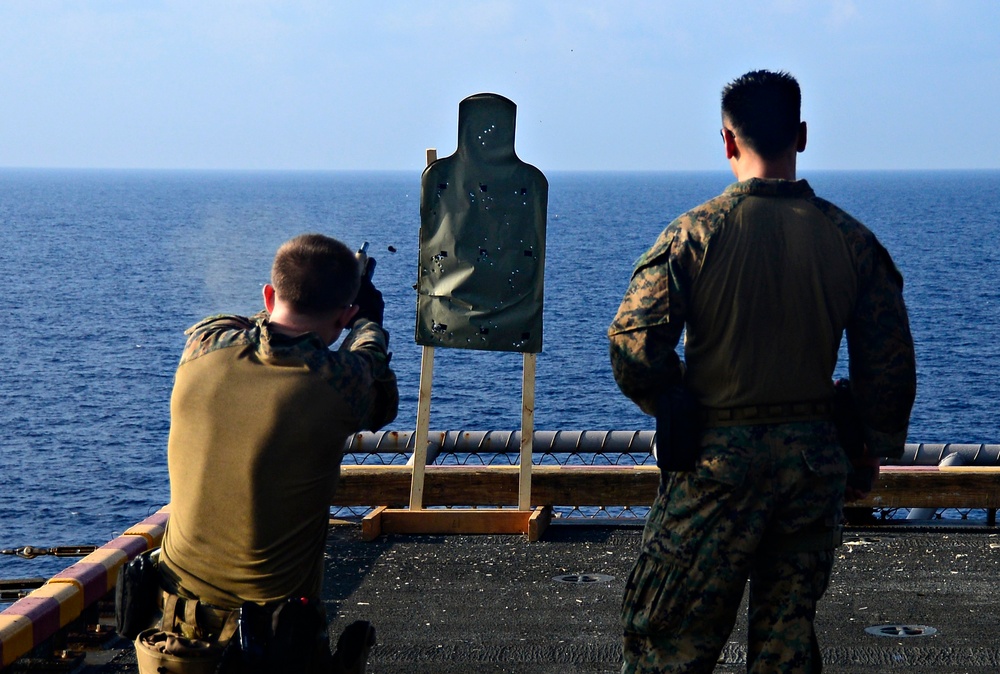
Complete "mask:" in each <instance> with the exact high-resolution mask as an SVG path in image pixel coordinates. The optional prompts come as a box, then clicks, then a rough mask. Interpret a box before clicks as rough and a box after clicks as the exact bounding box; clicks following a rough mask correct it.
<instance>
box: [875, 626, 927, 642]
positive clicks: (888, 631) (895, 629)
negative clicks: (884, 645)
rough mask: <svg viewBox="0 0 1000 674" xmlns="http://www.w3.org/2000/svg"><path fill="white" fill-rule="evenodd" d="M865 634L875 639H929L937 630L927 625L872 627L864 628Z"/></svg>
mask: <svg viewBox="0 0 1000 674" xmlns="http://www.w3.org/2000/svg"><path fill="white" fill-rule="evenodd" d="M865 632H867V633H868V634H874V635H875V636H877V637H893V638H897V639H898V638H901V637H929V636H930V635H932V634H937V629H935V628H933V627H928V626H927V625H874V626H872V627H866V628H865Z"/></svg>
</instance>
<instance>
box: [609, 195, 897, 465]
mask: <svg viewBox="0 0 1000 674" xmlns="http://www.w3.org/2000/svg"><path fill="white" fill-rule="evenodd" d="M902 289H903V279H902V276H901V275H900V274H899V272H898V270H897V269H896V267H895V265H894V264H893V262H892V259H891V258H890V256H889V253H888V252H887V251H886V250H885V248H884V247H882V245H881V244H880V243H879V242H878V240H877V239H876V238H875V235H874V234H872V232H871V231H870V230H868V229H867V228H866V227H865V226H864V225H862V224H861V223H860V222H858V221H857V220H855V219H854V218H852V217H851V216H850V215H848V214H847V213H845V212H844V211H842V210H840V209H839V208H837V207H836V206H834V205H833V204H831V203H830V202H828V201H825V200H823V199H820V198H819V197H817V196H816V195H815V193H814V192H813V190H812V188H811V187H809V185H808V183H806V182H805V181H804V180H803V181H782V180H762V179H751V180H748V181H744V182H740V183H735V184H733V185H730V186H729V187H728V188H727V189H726V190H725V191H724V192H723V193H722V194H721V195H719V196H718V197H716V198H714V199H711V200H709V201H707V202H705V203H704V204H701V205H700V206H698V207H696V208H694V209H693V210H691V211H689V212H687V213H685V214H684V215H682V216H681V217H679V218H677V219H676V220H674V221H673V222H672V223H671V224H670V225H669V226H668V227H667V228H666V229H665V230H664V231H663V233H662V234H661V235H660V237H659V238H658V239H657V241H656V243H655V244H654V245H653V247H652V248H650V249H649V250H648V251H647V252H646V253H645V254H643V255H642V256H641V257H640V258H639V260H638V261H637V262H636V265H635V270H634V271H633V274H632V279H631V283H630V285H629V287H628V290H627V291H626V293H625V297H624V299H623V300H622V303H621V306H620V307H619V309H618V313H617V315H616V316H615V319H614V322H613V323H612V324H611V327H610V328H609V330H608V336H609V338H610V349H611V363H612V368H613V370H614V375H615V379H616V381H617V382H618V385H619V387H620V388H621V390H622V392H623V393H625V395H627V396H628V397H629V398H631V399H632V400H634V401H635V402H636V403H637V404H638V405H639V406H640V407H641V408H642V409H643V410H644V411H645V412H646V413H648V414H653V413H654V409H655V408H654V406H655V399H656V397H657V396H658V395H660V394H661V393H662V392H664V391H665V390H666V389H667V388H668V387H670V386H672V385H675V384H679V383H682V382H683V384H684V385H685V386H686V387H687V388H688V389H689V390H691V391H692V392H693V393H694V394H695V397H696V398H697V399H698V400H699V402H700V403H701V404H702V405H705V406H708V407H716V408H727V407H738V406H743V405H762V404H777V403H795V402H802V401H806V400H823V399H829V398H830V397H831V396H832V395H833V388H832V382H831V377H832V375H833V370H834V367H835V366H836V361H837V351H838V347H839V344H840V341H841V337H842V335H843V334H844V333H845V331H846V334H847V345H848V353H849V367H850V376H851V385H852V390H853V391H854V394H855V396H856V399H857V403H858V408H859V413H860V415H861V417H862V421H863V422H864V425H865V426H866V439H867V441H868V446H869V450H870V451H871V452H873V453H874V454H876V455H880V456H896V455H899V454H900V453H901V452H902V450H903V445H904V443H905V440H906V429H907V426H908V423H909V413H910V409H911V407H912V404H913V398H914V395H915V392H916V374H915V360H914V351H913V340H912V338H911V336H910V330H909V322H908V318H907V313H906V307H905V304H904V302H903V294H902ZM685 330H686V333H685V345H684V362H683V363H682V362H681V360H680V358H679V356H678V355H677V352H676V347H677V344H678V341H679V340H680V338H681V335H682V333H684V332H685Z"/></svg>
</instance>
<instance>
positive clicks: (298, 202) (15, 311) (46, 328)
mask: <svg viewBox="0 0 1000 674" xmlns="http://www.w3.org/2000/svg"><path fill="white" fill-rule="evenodd" d="M802 177H805V178H806V179H808V180H809V181H810V183H811V184H812V186H813V187H814V188H815V189H816V191H817V192H818V193H819V194H820V195H822V196H824V197H826V198H829V199H831V200H833V201H834V202H836V203H838V204H839V205H840V206H842V207H843V208H845V209H846V210H848V211H849V212H851V213H852V214H854V215H855V216H857V217H858V218H860V219H861V220H862V221H864V222H865V223H866V224H867V225H868V226H869V227H870V228H871V229H872V230H873V231H874V232H875V233H876V234H877V235H878V237H879V238H880V239H881V240H882V242H883V243H884V244H885V245H886V247H887V248H888V249H889V251H890V252H891V253H892V255H893V257H894V258H895V260H896V263H897V265H898V267H899V268H900V270H901V271H902V273H903V275H904V277H905V279H906V286H905V294H906V300H907V303H908V306H909V310H910V320H911V325H912V330H913V334H914V338H915V340H916V346H917V359H918V383H919V393H918V396H917V401H916V405H915V408H914V411H913V419H912V423H911V426H910V435H909V441H910V442H933V443H937V442H972V443H998V442H1000V428H998V423H997V390H996V389H997V382H998V379H1000V378H998V376H997V364H998V356H1000V285H998V282H997V280H998V273H1000V171H986V172H818V173H812V174H804V175H803V176H802ZM548 178H549V183H550V184H549V210H548V234H547V243H546V248H547V254H546V255H547V258H546V270H545V313H544V350H543V352H542V353H541V354H540V355H539V357H538V366H537V393H536V395H537V399H536V416H535V428H536V429H537V430H551V429H574V430H619V429H651V428H652V421H651V420H650V419H649V418H647V417H645V416H643V415H642V414H641V413H640V412H638V410H637V409H636V408H635V407H634V406H633V405H632V404H631V403H630V402H629V401H627V400H626V399H625V398H623V397H622V396H621V394H620V393H619V392H618V390H617V387H616V386H615V383H614V381H613V379H612V376H611V372H610V368H609V366H608V361H607V344H606V337H605V331H606V329H607V325H608V323H609V322H610V321H611V318H612V317H613V315H614V312H615V310H616V308H617V306H618V303H619V301H620V300H621V296H622V293H623V292H624V290H625V287H626V284H627V282H628V277H629V273H630V270H631V266H632V262H633V261H634V260H635V258H636V257H638V256H639V254H641V253H642V252H643V251H644V250H645V249H646V248H647V247H648V246H649V245H650V244H651V243H652V242H653V241H654V240H655V238H656V236H657V235H658V234H659V232H660V231H661V230H662V229H663V228H664V227H665V226H666V225H667V223H668V222H669V221H670V220H671V219H673V217H675V216H676V215H678V214H679V213H681V212H683V211H685V210H687V209H688V208H690V207H692V206H694V205H696V204H698V203H700V202H701V201H704V200H705V199H708V198H710V197H712V196H714V195H716V194H717V193H719V192H720V191H721V190H722V189H723V188H724V187H725V186H726V185H727V184H729V182H731V176H730V175H729V174H727V173H722V172H717V173H715V172H706V173H554V174H550V175H549V176H548ZM419 184H420V175H419V173H417V172H389V173H387V172H377V173H304V172H303V173H298V172H282V173H265V172H190V171H185V172H165V171H71V170H11V169H8V170H0V271H2V284H3V308H2V309H0V311H2V314H0V315H2V316H3V323H4V326H5V328H4V331H5V334H4V336H3V338H2V340H0V363H2V366H0V391H2V405H0V487H2V489H0V549H9V548H15V547H22V546H25V545H33V546H38V547H51V546H57V545H86V544H98V545H99V544H102V543H104V542H106V541H108V540H109V539H111V538H113V537H114V536H116V535H118V534H120V533H121V532H122V531H124V530H125V529H126V528H127V527H128V526H129V525H130V524H132V523H133V522H136V521H138V520H140V519H142V518H144V517H146V516H147V515H148V514H149V513H150V512H152V511H154V510H156V509H157V508H159V507H160V506H162V505H163V504H165V503H166V502H167V501H168V499H169V487H168V483H167V471H166V456H165V449H166V440H167V432H168V428H169V398H170V389H171V383H172V378H173V373H174V368H175V365H176V363H177V359H178V356H179V353H180V350H181V348H182V346H183V343H184V335H183V331H184V329H185V328H186V327H188V326H189V325H191V324H192V323H194V322H195V321H197V320H198V319H200V318H201V317H203V316H206V315H208V314H213V313H219V312H234V313H244V314H249V313H253V312H255V311H257V310H258V309H259V308H260V307H261V287H262V285H263V284H264V283H265V282H266V281H267V280H268V273H269V267H270V262H271V258H272V256H273V254H274V251H275V249H276V248H277V246H278V245H279V244H280V243H281V242H283V241H285V240H286V239H288V238H290V237H291V236H294V235H295V234H299V233H302V232H308V231H318V232H323V233H326V234H329V235H332V236H335V237H337V238H340V239H342V240H344V241H345V242H347V243H348V244H349V245H351V246H360V244H361V243H362V242H363V241H369V242H370V244H371V248H370V252H371V254H372V255H373V256H374V257H376V258H377V259H378V269H377V272H376V276H375V280H376V282H377V285H378V286H379V287H380V288H381V290H382V291H383V294H384V297H385V300H386V327H387V328H388V329H389V331H390V332H391V334H392V344H391V347H392V350H393V351H394V354H395V355H394V357H393V365H394V366H395V369H396V370H397V373H398V375H399V382H400V388H401V396H402V399H401V405H400V413H399V418H398V419H397V420H396V422H395V423H394V424H393V425H392V428H393V429H396V430H412V429H413V428H414V425H415V418H416V399H417V385H418V373H419V361H420V349H419V347H417V346H416V345H415V344H414V341H413V330H414V321H415V306H416V297H415V293H414V290H413V288H412V286H413V284H414V283H415V282H416V278H417V241H418V229H419V212H418V210H419ZM392 251H394V252H392ZM842 370H843V371H844V372H846V368H845V367H842ZM520 377H521V357H520V355H519V354H507V353H499V354H498V353H489V352H478V351H451V350H440V349H439V350H437V352H436V358H435V369H434V390H433V398H432V407H431V428H432V429H440V430H445V429H448V430H458V429H465V430H492V429H504V430H506V429H516V428H519V425H520V416H519V414H520V395H521V380H520ZM71 561H72V560H65V559H55V558H51V557H48V558H38V559H34V560H24V559H20V558H17V557H12V556H5V555H0V579H11V578H26V577H32V576H48V575H51V574H52V573H54V572H56V571H58V570H59V569H60V568H62V567H63V566H65V565H67V564H68V563H70V562H71Z"/></svg>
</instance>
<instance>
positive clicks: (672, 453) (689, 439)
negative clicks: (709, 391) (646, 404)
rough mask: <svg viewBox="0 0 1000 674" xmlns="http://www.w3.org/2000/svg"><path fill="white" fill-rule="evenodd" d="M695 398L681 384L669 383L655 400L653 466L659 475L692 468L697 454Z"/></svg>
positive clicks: (698, 419) (698, 420)
mask: <svg viewBox="0 0 1000 674" xmlns="http://www.w3.org/2000/svg"><path fill="white" fill-rule="evenodd" d="M701 430H702V429H701V414H700V411H699V405H698V401H697V400H695V398H694V396H693V395H691V393H690V392H689V391H687V389H685V388H684V387H683V386H672V387H670V388H669V389H668V390H667V392H666V393H664V394H663V395H661V396H660V397H659V398H657V400H656V449H655V452H656V465H657V467H658V468H659V469H660V474H661V475H663V477H664V478H665V477H666V476H665V473H669V472H687V471H691V470H694V466H695V463H697V461H698V456H699V454H700V453H701V447H700V440H701Z"/></svg>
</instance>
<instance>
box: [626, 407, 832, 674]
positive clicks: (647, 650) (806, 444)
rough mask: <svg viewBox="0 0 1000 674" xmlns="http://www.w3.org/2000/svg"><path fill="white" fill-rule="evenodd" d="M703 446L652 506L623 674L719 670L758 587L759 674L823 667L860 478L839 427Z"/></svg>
mask: <svg viewBox="0 0 1000 674" xmlns="http://www.w3.org/2000/svg"><path fill="white" fill-rule="evenodd" d="M701 448H702V451H701V455H700V458H699V460H698V463H697V465H696V466H695V469H694V470H693V471H691V472H685V473H668V474H667V475H668V477H667V479H665V480H664V482H663V484H662V485H661V488H660V492H659V494H658V495H657V497H656V500H655V501H654V503H653V506H652V508H651V510H650V513H649V519H648V521H647V523H646V528H645V531H644V532H643V544H642V550H641V552H640V555H639V559H638V561H637V562H636V564H635V566H634V568H633V570H632V572H631V574H630V576H629V578H628V581H627V583H626V587H625V596H624V599H623V602H622V623H623V627H624V633H625V636H624V660H625V662H624V665H623V667H622V672H623V674H633V673H636V674H660V673H664V672H685V673H691V672H712V671H713V669H714V668H715V666H716V663H717V660H718V658H719V655H720V653H721V651H722V648H723V647H724V646H725V644H726V641H727V640H728V638H729V634H730V633H731V632H732V629H733V625H734V624H735V621H736V614H737V611H738V610H739V606H740V602H741V601H742V598H743V592H744V589H745V587H746V583H747V580H749V581H750V600H749V614H748V630H747V632H748V634H747V638H748V646H747V671H749V672H755V673H758V672H781V673H783V674H785V673H788V672H809V673H815V672H819V671H821V669H822V663H821V660H820V655H819V646H818V644H817V641H816V635H815V632H814V629H813V620H814V618H815V615H816V604H817V602H818V601H819V599H820V597H822V595H823V593H824V592H825V591H826V587H827V584H828V582H829V579H830V572H831V569H832V566H833V549H834V548H835V547H836V545H837V544H839V534H840V523H841V517H842V516H841V511H842V508H843V499H844V486H845V482H846V478H847V472H848V463H847V459H846V458H845V456H844V453H843V450H842V449H841V448H840V445H839V444H838V442H837V437H836V431H835V430H834V427H833V424H831V423H827V422H819V421H816V422H797V423H788V424H780V425H770V426H767V425H761V426H732V427H725V428H712V429H709V430H707V431H705V432H703V434H702V437H701Z"/></svg>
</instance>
